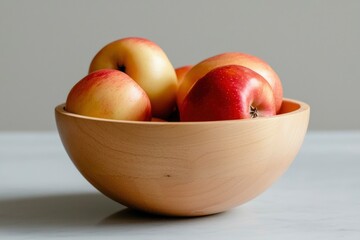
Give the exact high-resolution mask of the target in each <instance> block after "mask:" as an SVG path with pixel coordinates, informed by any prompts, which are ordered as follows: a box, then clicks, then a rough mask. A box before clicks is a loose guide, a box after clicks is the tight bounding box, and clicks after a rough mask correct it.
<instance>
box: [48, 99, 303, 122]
mask: <svg viewBox="0 0 360 240" xmlns="http://www.w3.org/2000/svg"><path fill="white" fill-rule="evenodd" d="M283 102H290V103H295V104H298V105H299V108H298V109H296V110H294V111H291V112H287V113H281V114H277V115H274V116H270V117H260V118H255V119H231V120H221V121H197V122H195V121H194V122H175V121H174V122H167V121H164V122H155V121H132V120H116V119H107V118H99V117H90V116H85V115H80V114H76V113H71V112H68V111H66V110H65V103H62V104H59V105H57V106H56V107H55V112H56V113H58V114H60V115H65V116H68V117H73V118H80V119H85V120H91V121H99V122H111V123H123V124H133V125H174V126H175V125H198V124H201V125H203V124H219V123H221V124H223V123H233V122H248V121H252V122H254V121H264V120H268V119H274V118H282V117H286V116H289V115H294V114H297V113H300V112H304V111H308V110H309V109H310V106H309V105H308V104H307V103H305V102H302V101H299V100H295V99H291V98H283Z"/></svg>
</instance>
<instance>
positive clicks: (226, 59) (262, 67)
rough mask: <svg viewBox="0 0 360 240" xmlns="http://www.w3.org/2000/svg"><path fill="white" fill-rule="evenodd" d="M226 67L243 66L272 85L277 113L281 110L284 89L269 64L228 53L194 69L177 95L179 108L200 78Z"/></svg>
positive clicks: (237, 53) (209, 59) (205, 61)
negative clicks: (216, 69) (218, 68)
mask: <svg viewBox="0 0 360 240" xmlns="http://www.w3.org/2000/svg"><path fill="white" fill-rule="evenodd" d="M225 65H241V66H244V67H247V68H249V69H251V70H253V71H255V72H257V73H258V74H260V75H261V76H262V77H263V78H264V79H265V80H266V81H267V82H268V83H269V84H270V86H271V88H272V90H273V92H274V97H275V102H276V111H279V110H280V107H281V103H282V99H283V88H282V84H281V81H280V78H279V77H278V75H277V74H276V72H275V71H274V70H273V69H272V68H271V66H270V65H269V64H268V63H266V62H265V61H263V60H262V59H260V58H258V57H255V56H252V55H249V54H245V53H239V52H228V53H223V54H219V55H216V56H213V57H210V58H207V59H205V60H203V61H201V62H200V63H198V64H196V65H195V66H194V67H192V68H191V69H190V71H189V72H188V73H187V74H186V76H185V78H184V79H183V81H182V82H181V84H180V85H179V90H178V93H177V104H178V106H181V104H182V102H183V101H184V99H185V97H186V95H187V94H188V93H189V91H190V89H191V88H192V87H193V86H194V84H195V83H196V82H197V81H198V80H199V79H200V78H202V77H203V76H204V75H205V74H207V73H208V72H209V71H211V70H213V69H215V68H217V67H221V66H225Z"/></svg>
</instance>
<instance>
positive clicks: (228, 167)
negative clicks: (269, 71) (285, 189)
mask: <svg viewBox="0 0 360 240" xmlns="http://www.w3.org/2000/svg"><path fill="white" fill-rule="evenodd" d="M309 115H310V107H309V106H308V105H307V104H305V103H303V102H299V101H295V100H291V99H285V100H284V102H283V106H282V110H281V114H279V115H277V116H274V117H269V118H257V119H249V120H232V121H216V122H193V123H191V122H189V123H180V122H132V121H116V120H106V119H99V118H91V117H85V116H80V115H76V114H71V113H68V112H66V111H65V110H64V105H63V104H62V105H59V106H57V107H56V108H55V116H56V123H57V127H58V131H59V135H60V137H61V140H62V142H63V145H64V147H65V149H66V151H67V153H68V155H69V157H70V158H71V160H72V161H73V163H74V164H75V166H76V167H77V168H78V170H79V171H80V172H81V174H82V175H83V176H84V177H85V178H86V179H87V180H88V181H89V182H90V183H91V184H92V185H93V186H95V187H96V188H97V189H98V190H99V191H101V192H102V193H104V194H105V195H107V196H108V197H110V198H112V199H114V200H115V201H118V202H120V203H121V204H124V205H126V206H128V207H132V208H136V209H140V210H143V211H147V212H152V213H157V214H164V215H173V216H200V215H208V214H213V213H218V212H222V211H226V210H228V209H230V208H233V207H235V206H238V205H240V204H243V203H245V202H247V201H249V200H251V199H253V198H254V197H256V196H257V195H259V194H260V193H262V192H263V191H264V190H266V189H267V188H268V187H269V186H271V184H272V183H273V182H274V181H275V180H276V179H278V178H279V177H280V176H281V175H282V174H283V173H284V172H285V171H286V169H287V168H288V166H289V165H290V164H291V162H292V161H293V159H294V158H295V157H296V154H297V153H298V151H299V149H300V147H301V144H302V142H303V139H304V136H305V134H306V131H307V127H308V122H309Z"/></svg>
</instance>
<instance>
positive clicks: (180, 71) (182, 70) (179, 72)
mask: <svg viewBox="0 0 360 240" xmlns="http://www.w3.org/2000/svg"><path fill="white" fill-rule="evenodd" d="M192 67H193V66H192V65H185V66H182V67H178V68H176V69H175V72H176V77H177V80H178V83H179V84H181V82H182V81H183V79H184V77H185V75H186V74H187V73H188V72H189V70H190V69H191V68H192Z"/></svg>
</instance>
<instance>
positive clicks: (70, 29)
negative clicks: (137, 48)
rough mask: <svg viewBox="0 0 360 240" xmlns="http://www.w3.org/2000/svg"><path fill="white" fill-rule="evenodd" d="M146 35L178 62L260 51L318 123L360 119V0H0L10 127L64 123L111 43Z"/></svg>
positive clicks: (0, 75) (3, 111)
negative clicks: (75, 94) (74, 95)
mask: <svg viewBox="0 0 360 240" xmlns="http://www.w3.org/2000/svg"><path fill="white" fill-rule="evenodd" d="M127 36H142V37H146V38H149V39H151V40H153V41H154V42H156V43H157V44H159V45H160V46H161V47H162V48H163V49H164V51H165V52H166V53H167V54H168V57H169V58H170V59H171V61H172V63H173V65H174V66H175V67H178V66H181V65H185V64H194V63H197V62H199V61H200V60H202V59H204V58H207V57H209V56H212V55H215V54H218V53H222V52H225V51H242V52H247V53H250V54H253V55H256V56H259V57H261V58H263V59H264V60H266V61H267V62H269V63H270V65H272V66H273V68H274V69H275V70H276V71H277V72H278V74H279V75H280V77H281V79H282V82H283V85H284V93H285V94H284V95H285V96H286V97H290V98H295V99H299V100H302V101H305V102H307V103H309V104H310V105H311V107H312V113H311V122H310V129H312V130H324V129H334V130H342V129H344V130H345V129H360V111H359V110H360V107H359V94H358V91H359V89H360V71H359V68H360V67H359V63H360V61H359V57H360V46H359V44H360V1H358V0H353V1H350V0H348V1H337V0H336V1H325V0H324V1H320V0H307V1H287V0H284V1H279V0H277V1H274V0H272V1H268V0H263V1H215V0H207V1H205V0H203V1H200V0H199V1H195V0H190V1H187V0H181V1H160V0H153V1H147V0H143V1H139V0H129V1H120V0H117V1H85V0H83V1H63V0H62V1H47V0H46V1H45V0H44V1H39V0H33V1H11V0H9V1H3V0H0V130H55V122H54V113H53V109H54V107H55V106H56V105H57V104H59V103H62V102H64V101H65V99H66V95H67V93H68V91H69V90H70V88H71V87H72V86H73V85H74V84H75V83H76V82H77V81H78V80H80V79H81V78H82V77H83V76H85V75H86V72H87V69H88V65H89V63H90V60H91V59H92V57H93V56H94V54H95V53H96V52H97V51H98V50H99V49H100V48H101V47H102V46H104V45H105V44H106V43H108V42H110V41H113V40H115V39H118V38H122V37H127Z"/></svg>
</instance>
